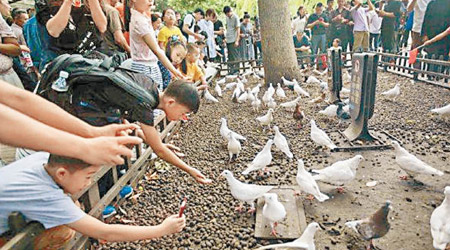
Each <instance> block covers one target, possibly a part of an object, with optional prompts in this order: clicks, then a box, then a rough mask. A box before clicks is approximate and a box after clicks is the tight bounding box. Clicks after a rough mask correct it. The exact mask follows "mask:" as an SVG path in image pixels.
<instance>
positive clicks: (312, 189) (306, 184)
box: [295, 159, 330, 202]
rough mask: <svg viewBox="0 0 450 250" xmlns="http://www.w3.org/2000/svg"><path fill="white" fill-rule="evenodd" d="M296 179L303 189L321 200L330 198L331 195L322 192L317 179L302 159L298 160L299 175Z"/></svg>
mask: <svg viewBox="0 0 450 250" xmlns="http://www.w3.org/2000/svg"><path fill="white" fill-rule="evenodd" d="M295 179H296V180H297V184H298V186H299V187H300V190H301V191H303V192H305V193H308V194H310V195H313V196H314V197H315V198H316V199H317V200H318V201H319V202H323V201H326V200H328V199H330V197H328V196H327V195H325V194H323V193H321V192H320V189H319V186H318V185H317V183H316V180H314V178H313V177H312V175H311V174H310V173H308V171H306V170H305V164H304V163H303V160H302V159H299V160H298V167H297V177H296V178H295Z"/></svg>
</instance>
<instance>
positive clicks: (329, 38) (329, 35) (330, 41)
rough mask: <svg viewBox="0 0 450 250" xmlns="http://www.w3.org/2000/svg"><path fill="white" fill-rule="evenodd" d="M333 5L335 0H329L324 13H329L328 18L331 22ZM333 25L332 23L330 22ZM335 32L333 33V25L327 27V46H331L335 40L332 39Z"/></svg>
mask: <svg viewBox="0 0 450 250" xmlns="http://www.w3.org/2000/svg"><path fill="white" fill-rule="evenodd" d="M333 5H334V0H327V8H326V9H325V10H324V11H323V13H325V15H327V17H328V20H329V21H330V22H331V13H332V12H333ZM330 25H331V23H330ZM332 36H333V34H332V33H331V27H328V28H327V48H329V47H330V46H331V44H332V43H333V40H331V39H332V38H331V37H332Z"/></svg>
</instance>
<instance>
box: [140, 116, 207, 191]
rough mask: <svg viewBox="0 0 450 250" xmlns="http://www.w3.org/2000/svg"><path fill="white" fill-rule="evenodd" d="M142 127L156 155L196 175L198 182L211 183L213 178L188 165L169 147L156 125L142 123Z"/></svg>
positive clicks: (147, 141) (193, 175)
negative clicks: (160, 135)
mask: <svg viewBox="0 0 450 250" xmlns="http://www.w3.org/2000/svg"><path fill="white" fill-rule="evenodd" d="M141 128H142V130H143V131H144V135H145V142H146V143H147V144H148V145H149V146H150V147H151V148H152V149H153V151H154V152H155V154H156V155H158V156H159V157H160V158H161V159H163V160H165V161H167V162H168V163H170V164H172V165H174V166H176V167H178V168H180V169H181V170H183V171H185V172H187V173H189V174H190V175H192V177H194V178H195V179H196V180H197V182H199V183H201V184H209V183H211V180H209V179H206V177H205V176H204V175H203V174H202V173H201V172H200V171H198V170H197V169H195V168H193V167H191V166H189V165H187V164H186V163H185V162H184V161H182V160H181V159H180V158H178V156H176V155H175V153H174V152H172V151H171V150H170V149H168V148H167V147H166V146H165V145H164V144H163V143H162V141H161V138H160V137H159V133H158V131H156V129H155V127H152V126H149V125H145V124H141Z"/></svg>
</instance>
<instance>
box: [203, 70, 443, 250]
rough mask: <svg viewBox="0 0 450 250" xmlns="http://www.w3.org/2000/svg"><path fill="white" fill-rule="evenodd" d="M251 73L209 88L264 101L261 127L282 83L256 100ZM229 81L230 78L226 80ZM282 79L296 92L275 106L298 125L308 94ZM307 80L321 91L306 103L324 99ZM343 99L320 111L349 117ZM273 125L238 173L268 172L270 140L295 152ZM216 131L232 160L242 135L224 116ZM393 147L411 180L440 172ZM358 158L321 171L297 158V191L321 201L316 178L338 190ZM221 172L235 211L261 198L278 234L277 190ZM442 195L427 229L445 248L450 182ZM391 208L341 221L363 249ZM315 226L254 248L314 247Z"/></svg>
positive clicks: (269, 118)
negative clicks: (294, 237) (250, 83)
mask: <svg viewBox="0 0 450 250" xmlns="http://www.w3.org/2000/svg"><path fill="white" fill-rule="evenodd" d="M318 74H320V75H323V74H324V72H318ZM250 75H252V76H254V77H255V78H258V79H261V78H263V77H264V75H263V73H261V72H256V71H255V70H253V69H250V70H249V71H247V72H246V73H244V74H243V75H240V76H236V75H231V76H230V75H229V76H226V77H225V78H223V79H221V80H219V81H217V82H216V86H215V88H214V90H215V93H216V95H217V96H218V97H222V87H221V85H225V87H224V88H223V91H228V90H233V89H234V90H233V94H232V97H231V98H232V100H233V101H234V102H237V103H242V104H243V103H247V102H248V103H250V104H251V106H252V107H253V110H254V111H255V112H258V111H259V110H260V109H261V107H262V102H263V103H264V106H265V107H267V108H268V110H267V113H266V114H265V115H263V116H259V117H257V118H256V120H257V121H258V122H259V123H260V124H261V126H263V128H264V129H265V128H266V127H267V128H269V129H270V127H271V124H272V122H273V120H274V117H273V113H274V112H275V110H276V108H277V104H276V101H275V96H276V97H277V98H279V99H281V100H284V99H286V94H285V91H284V89H283V88H282V87H281V84H280V83H278V84H277V88H276V89H275V88H274V86H273V84H270V85H269V87H268V89H267V90H266V92H265V93H264V94H263V97H262V102H261V100H260V99H258V94H259V92H260V90H261V84H257V85H256V86H255V87H253V88H249V87H247V88H246V86H245V84H246V83H247V82H248V81H247V80H246V77H248V76H250ZM346 79H348V81H350V76H349V74H348V72H345V73H344V80H346ZM228 81H231V82H229V83H227V82H228ZM281 81H282V83H283V85H284V87H285V89H290V90H293V91H294V92H295V93H296V95H297V97H296V98H295V99H294V100H291V101H288V102H284V103H281V104H280V105H279V106H280V107H282V108H285V109H286V110H288V111H292V110H294V114H293V117H294V118H295V119H296V120H299V121H300V126H299V127H301V125H302V124H301V121H302V120H303V119H304V118H305V115H304V113H303V112H302V111H301V108H300V104H299V102H300V100H301V98H302V96H303V97H310V94H309V93H308V92H307V91H305V90H304V89H303V88H302V87H301V86H300V84H299V83H298V82H297V80H295V79H294V80H293V81H289V80H287V79H285V78H284V77H283V78H282V79H281ZM306 83H309V84H311V83H312V84H318V85H319V87H320V95H319V96H318V97H317V98H315V99H312V100H311V101H309V102H310V103H320V102H323V101H324V99H325V96H326V91H327V89H328V84H327V83H326V82H323V81H320V80H319V79H317V78H316V77H315V76H313V75H311V76H309V77H308V78H307V80H306ZM343 89H344V93H347V92H346V91H348V92H350V91H349V90H348V89H345V88H343ZM382 95H384V96H387V97H389V98H392V99H393V101H395V98H396V97H398V96H399V95H400V87H399V85H398V84H397V85H396V86H395V87H394V88H393V89H391V90H388V91H385V92H383V93H382ZM204 97H205V99H206V101H208V102H218V100H217V99H216V98H215V97H214V96H213V95H212V94H211V93H210V92H209V91H208V90H206V91H205V95H204ZM346 104H348V99H347V101H344V102H342V103H338V105H334V104H332V105H330V106H328V107H327V108H326V109H324V110H322V111H320V112H319V113H320V114H323V115H326V116H329V117H334V116H336V117H338V118H339V119H341V120H349V119H350V115H349V114H348V112H349V110H348V107H349V105H346ZM432 112H436V113H439V114H441V115H449V114H450V105H447V106H446V107H443V108H440V109H433V110H432ZM296 117H297V118H296ZM310 125H311V133H310V137H311V140H312V141H314V142H315V143H316V144H317V145H319V146H321V147H323V148H325V147H326V148H329V149H330V150H333V149H334V148H336V145H335V144H334V143H333V141H332V140H331V139H330V138H329V136H328V135H327V134H326V132H325V131H323V130H322V129H320V128H319V127H318V126H317V125H316V123H315V121H314V120H313V119H310ZM273 130H274V132H275V136H274V138H273V139H268V140H267V142H266V144H265V146H264V147H263V149H262V150H261V151H260V152H259V153H257V155H256V156H255V158H254V159H253V161H252V162H251V163H249V164H248V165H247V168H246V169H245V170H244V171H243V172H242V174H243V175H248V174H249V173H250V172H252V171H260V174H262V173H263V172H265V171H267V166H268V165H270V164H271V162H272V153H271V148H272V145H273V144H275V146H276V148H278V149H279V150H280V151H282V152H283V153H284V154H285V155H286V156H287V157H288V158H289V159H293V158H294V155H293V154H292V152H291V151H290V148H289V143H288V141H287V139H286V138H285V137H284V136H283V134H282V133H281V132H280V130H279V128H278V127H277V126H273ZM220 135H221V136H222V137H223V139H224V140H225V142H226V143H227V149H228V152H229V161H230V162H231V161H234V160H235V159H236V158H238V157H239V153H240V151H241V150H242V146H241V141H245V140H246V138H245V137H244V136H242V135H240V134H238V133H236V132H234V131H232V130H231V129H230V128H228V125H227V120H226V119H225V118H221V126H220ZM392 146H393V147H394V149H395V161H396V163H397V164H398V165H399V167H400V168H401V169H403V170H404V171H405V172H406V173H407V175H408V176H409V177H410V178H411V179H413V180H414V181H415V183H419V182H418V181H416V180H415V179H414V177H415V176H416V175H418V174H428V175H437V176H442V175H444V173H443V172H442V171H440V170H437V169H435V168H433V167H431V166H430V165H428V164H427V163H425V162H423V161H421V160H420V159H418V158H417V157H416V156H414V155H412V154H411V153H409V152H408V151H407V150H406V149H404V148H403V147H402V146H400V144H399V143H398V142H397V141H392ZM362 160H364V158H363V157H362V156H361V155H356V156H354V157H352V158H350V159H345V160H341V161H337V162H335V163H333V164H332V165H331V166H328V167H326V168H323V169H320V170H311V171H310V172H308V171H307V170H306V169H305V166H304V163H303V160H302V159H298V162H297V165H298V172H297V176H296V182H297V184H298V186H299V188H300V190H301V191H303V192H305V193H307V194H309V196H308V197H307V199H309V200H313V199H314V198H315V199H317V200H318V201H319V202H324V201H326V200H328V199H330V197H328V196H327V195H326V194H323V193H322V192H321V191H320V190H319V187H318V185H317V183H316V181H322V182H326V183H329V184H332V185H336V186H338V187H337V190H338V192H343V187H342V186H343V185H345V184H346V183H349V182H351V181H353V180H354V179H355V177H356V171H357V169H358V166H359V164H360V163H361V161H362ZM221 175H222V176H224V177H225V178H226V179H227V181H228V184H229V188H230V191H231V194H232V196H233V197H234V198H236V199H237V200H239V201H240V205H239V206H238V207H237V208H236V210H237V211H240V212H241V211H242V210H243V205H244V203H247V204H249V205H250V208H249V210H248V212H249V213H253V212H255V205H254V202H255V200H256V199H258V198H260V197H264V200H265V204H264V207H263V211H262V215H263V216H264V217H265V218H266V219H267V220H268V221H269V223H270V226H271V229H272V234H273V235H274V236H277V232H276V226H277V223H278V222H280V221H282V220H284V219H285V217H286V210H285V208H284V206H283V204H282V203H281V202H279V201H278V197H277V194H275V193H268V192H269V191H270V190H272V189H273V188H274V186H261V185H255V184H248V183H243V182H241V181H239V180H238V179H236V178H235V177H234V175H233V173H232V172H231V171H229V170H225V171H223V172H222V174H221ZM408 176H405V177H403V179H405V180H406V179H407V178H408ZM444 194H445V199H444V201H443V203H442V204H441V205H440V206H439V207H438V208H436V209H435V210H434V212H433V214H432V216H431V220H430V223H431V233H432V236H433V246H434V247H435V248H436V249H445V247H446V245H447V243H450V186H447V187H446V188H445V192H444ZM296 195H297V194H296ZM390 208H391V202H390V201H386V202H385V204H383V205H382V207H381V208H380V209H379V210H377V211H376V212H375V213H374V214H373V215H372V216H370V217H368V218H365V219H362V220H357V221H349V222H347V223H345V225H347V226H348V227H350V228H353V229H354V230H355V231H356V232H357V233H358V234H359V235H360V236H361V237H362V238H363V239H364V240H367V241H369V244H368V246H367V248H368V249H372V248H373V244H372V240H373V239H376V238H380V237H382V236H384V235H385V234H386V233H387V232H388V231H389V228H390V225H389V222H388V217H387V216H388V212H389V210H390ZM320 228H321V226H320V225H319V224H318V223H316V222H312V223H310V224H309V225H308V226H307V228H306V229H305V231H304V232H303V234H302V236H301V237H300V238H298V239H297V240H295V241H293V242H289V243H284V244H276V245H269V246H264V247H261V248H259V249H269V248H278V247H284V248H300V249H307V250H314V249H315V244H314V234H315V232H316V231H317V230H319V229H320Z"/></svg>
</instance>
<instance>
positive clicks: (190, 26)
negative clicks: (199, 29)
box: [178, 13, 195, 41]
mask: <svg viewBox="0 0 450 250" xmlns="http://www.w3.org/2000/svg"><path fill="white" fill-rule="evenodd" d="M187 15H191V16H192V14H190V13H188V14H186V16H187ZM186 16H184V18H186ZM184 18H183V19H181V22H180V25H179V26H178V28H180V30H181V34H183V36H184V37H186V41H187V40H189V34H188V33H186V32H184V31H183V26H184ZM192 18H194V16H192ZM194 25H195V19H194V21H193V22H192V23H191V25H189V29H192V27H193V26H194Z"/></svg>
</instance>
